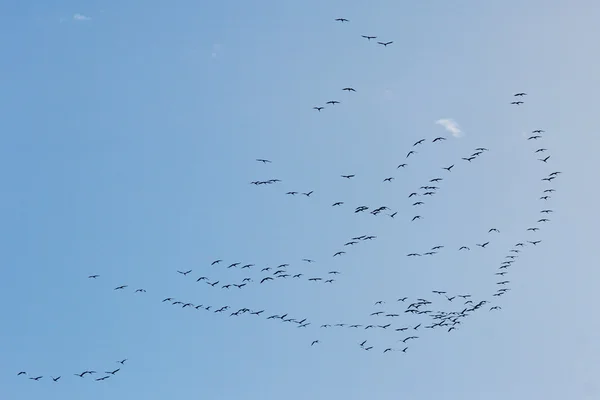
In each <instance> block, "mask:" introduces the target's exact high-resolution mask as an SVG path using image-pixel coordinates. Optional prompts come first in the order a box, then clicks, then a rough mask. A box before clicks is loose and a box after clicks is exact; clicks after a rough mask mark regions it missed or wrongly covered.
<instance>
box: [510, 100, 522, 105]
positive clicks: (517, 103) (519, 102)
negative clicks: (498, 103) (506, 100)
mask: <svg viewBox="0 0 600 400" xmlns="http://www.w3.org/2000/svg"><path fill="white" fill-rule="evenodd" d="M510 104H514V105H517V106H518V105H521V104H523V102H522V101H513V102H512V103H510Z"/></svg>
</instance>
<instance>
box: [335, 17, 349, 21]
mask: <svg viewBox="0 0 600 400" xmlns="http://www.w3.org/2000/svg"><path fill="white" fill-rule="evenodd" d="M335 20H336V21H338V22H349V20H347V19H346V18H336V19H335Z"/></svg>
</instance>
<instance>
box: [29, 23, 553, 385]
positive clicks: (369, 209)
mask: <svg viewBox="0 0 600 400" xmlns="http://www.w3.org/2000/svg"><path fill="white" fill-rule="evenodd" d="M335 21H338V22H341V23H346V22H349V21H348V19H345V18H337V19H336V20H335ZM362 37H363V38H365V39H366V40H368V41H371V40H375V39H377V36H369V35H363V36H362ZM376 43H378V44H380V45H382V46H383V47H387V46H389V45H391V44H392V43H393V41H385V42H384V41H378V42H376ZM342 90H343V91H346V92H349V93H350V92H356V90H355V89H354V88H353V87H350V86H348V87H344V88H342ZM525 96H527V93H524V92H519V93H515V94H514V98H515V99H519V100H514V101H512V102H510V104H511V105H516V106H519V105H522V104H524V101H522V100H521V99H523V98H524V97H525ZM339 103H340V102H339V101H337V100H330V101H328V102H326V104H327V105H331V106H334V105H337V104H339ZM324 108H325V107H324V106H316V107H314V109H315V110H317V111H319V112H320V111H322V110H323V109H324ZM544 133H545V131H544V130H542V129H536V130H533V131H532V133H531V136H529V137H527V142H537V141H541V140H543V134H544ZM446 140H447V138H446V137H444V136H437V137H433V138H429V139H427V138H422V139H420V140H418V141H416V142H415V143H413V144H412V146H411V148H410V149H409V151H407V153H406V156H405V161H403V162H402V163H400V164H398V166H397V167H396V170H400V169H405V168H407V167H408V165H409V162H410V160H412V159H413V158H414V157H418V150H419V149H421V148H422V147H423V146H426V145H431V146H442V145H443V143H444V142H445V141H446ZM489 151H490V150H489V149H488V148H485V147H477V148H475V149H473V151H472V152H470V154H466V155H465V156H464V157H461V159H460V160H457V161H456V162H455V163H454V164H451V165H442V166H440V167H439V171H440V174H439V176H436V177H434V178H432V179H429V181H428V182H423V184H422V185H421V186H420V187H419V188H414V189H413V190H410V191H407V193H406V198H407V199H408V204H407V207H408V209H409V210H412V211H411V212H408V213H401V210H400V209H392V208H391V207H388V206H387V205H381V204H377V205H366V204H357V205H352V206H351V207H349V209H348V208H347V205H346V202H345V201H342V200H341V199H332V201H331V203H330V204H331V205H330V206H329V207H333V208H336V209H337V208H340V209H344V208H346V209H348V210H349V211H348V212H351V213H354V214H359V213H369V214H371V215H373V216H375V217H376V216H386V217H387V218H396V219H397V218H402V217H399V213H401V214H400V215H402V216H403V217H405V218H406V222H407V223H418V221H419V220H421V219H423V218H424V215H423V214H424V213H423V212H422V211H421V210H423V209H424V208H423V207H422V206H424V205H425V203H426V201H427V200H426V199H429V198H431V197H433V196H437V195H438V194H439V193H440V191H441V190H442V188H441V185H442V182H444V181H445V180H446V177H448V176H452V175H453V174H454V173H455V172H454V170H455V168H456V169H459V168H460V167H459V163H460V164H463V165H465V166H468V165H469V164H471V163H472V162H474V161H476V160H477V159H478V158H479V157H483V156H485V154H486V153H487V152H489ZM547 151H548V150H547V149H546V148H544V147H536V148H534V149H532V153H533V154H534V155H535V156H536V157H540V158H538V160H539V161H540V162H542V163H544V164H548V161H549V159H550V155H547V153H546V152H547ZM256 161H257V162H259V163H262V164H265V165H270V164H272V162H271V160H268V159H265V158H258V159H256ZM560 174H561V172H560V171H552V172H550V173H548V174H547V175H546V176H544V177H542V178H540V179H541V180H542V181H544V182H547V183H548V184H549V185H550V184H551V183H552V182H553V181H554V180H555V179H557V178H558V177H559V175H560ZM355 177H356V175H355V174H353V173H348V174H344V175H341V176H340V177H339V178H340V179H346V180H352V179H354V178H355ZM394 179H395V177H394V176H393V175H390V176H386V177H382V182H383V183H386V184H388V183H391V182H392V181H394ZM280 182H282V181H281V180H280V179H278V178H271V179H267V180H255V181H252V182H251V184H253V185H256V186H263V185H273V184H278V183H280ZM554 192H555V190H554V189H553V188H552V187H550V186H548V187H547V188H546V189H544V190H543V192H542V193H540V197H539V199H540V200H542V201H544V202H548V201H549V200H551V198H552V195H553V193H554ZM282 194H285V195H288V196H296V195H300V196H304V197H307V198H310V197H311V196H312V195H313V194H314V191H313V190H308V191H301V190H293V191H282ZM551 213H553V210H552V209H550V208H546V207H544V208H541V209H540V215H541V216H540V217H539V218H537V221H536V222H535V223H532V224H531V226H529V227H528V228H527V229H526V231H525V232H523V234H524V235H534V234H536V235H537V233H538V231H540V230H541V229H542V227H543V226H544V225H545V224H547V223H548V222H550V219H549V218H548V215H549V214H551ZM499 233H500V230H499V229H497V228H495V227H491V228H490V229H489V230H488V232H487V235H488V236H486V238H485V239H482V240H481V241H480V242H479V243H464V244H462V245H460V246H457V247H456V248H455V249H454V250H455V251H461V252H465V251H466V252H468V251H471V250H472V249H475V248H479V249H481V251H483V250H485V249H487V248H488V246H489V245H491V244H492V243H493V241H494V235H496V234H499ZM375 239H377V236H376V235H373V234H370V233H365V234H363V235H360V236H354V237H350V238H348V239H347V240H344V241H343V242H342V243H341V244H340V247H339V248H337V249H333V250H332V252H331V257H332V258H337V257H342V256H345V255H347V254H348V252H349V251H350V249H351V248H353V247H355V246H358V245H361V244H362V243H365V242H369V241H372V240H375ZM541 242H542V241H541V240H540V239H537V236H535V239H534V237H533V236H532V237H528V236H524V237H523V238H522V239H521V240H519V241H515V244H514V245H513V246H512V247H511V248H509V249H508V250H507V252H506V254H505V256H504V259H502V260H501V261H500V262H499V263H498V265H497V269H496V270H495V272H494V274H495V275H494V276H495V278H496V282H495V283H496V287H497V289H496V290H495V292H493V293H491V295H490V296H489V297H487V298H478V299H476V298H474V297H473V296H472V295H471V294H469V293H449V292H447V291H445V290H432V291H431V293H429V294H428V295H427V296H422V297H419V298H411V299H409V298H408V297H400V298H394V299H387V300H378V301H376V302H375V303H374V304H373V306H374V307H375V309H373V310H372V312H371V313H370V314H369V315H365V316H364V319H361V320H359V321H335V322H331V321H329V322H325V323H316V322H313V321H311V320H310V319H309V317H307V316H295V315H294V316H293V315H289V314H288V313H285V312H272V311H270V312H268V311H267V310H265V309H252V308H247V307H241V308H232V307H231V306H229V305H227V304H205V303H197V302H195V301H194V302H193V301H189V300H188V299H180V298H177V297H169V296H167V297H164V296H161V297H160V298H157V299H156V301H157V302H161V303H163V304H169V305H171V306H175V307H180V308H181V309H188V310H193V311H198V312H203V313H213V314H218V315H224V316H225V315H226V316H228V317H238V318H239V317H242V316H247V317H252V318H264V319H265V320H269V321H273V322H279V323H283V324H287V325H290V326H294V327H296V328H299V329H314V328H317V330H315V331H314V338H313V339H312V340H311V341H310V343H309V344H308V345H310V346H311V347H312V346H315V345H319V344H320V343H321V340H322V338H321V337H319V335H320V334H319V332H320V331H321V330H326V329H353V330H362V331H364V332H365V333H364V335H366V334H367V332H371V331H387V332H390V337H391V338H393V339H392V341H391V342H389V343H387V344H384V345H381V344H375V343H372V341H371V339H370V338H368V337H365V338H364V339H363V340H360V341H359V342H357V343H356V347H357V348H358V349H360V350H364V351H380V352H382V353H393V352H399V353H406V352H407V351H408V349H409V347H410V346H411V343H413V342H414V341H417V340H419V338H420V335H421V332H422V331H424V330H432V331H439V330H443V331H445V332H448V333H449V332H452V331H454V330H456V329H458V327H459V326H460V325H461V324H462V323H463V321H464V320H465V319H466V318H467V317H469V316H471V315H473V314H474V313H475V312H477V311H480V310H488V311H489V312H497V311H499V310H501V306H500V305H499V304H498V303H497V301H495V300H497V299H499V298H500V297H501V296H504V295H505V294H507V293H508V292H509V291H510V290H511V288H510V283H511V281H510V280H509V279H508V278H509V272H510V269H511V268H512V267H513V266H514V265H515V263H517V262H518V258H519V256H520V255H521V253H522V252H523V251H525V249H528V248H535V247H536V246H537V245H539V244H540V243H541ZM445 249H446V246H444V245H435V246H432V247H430V248H428V249H426V250H425V251H416V252H411V253H408V254H406V256H407V257H409V258H418V257H427V256H434V255H436V254H438V253H440V252H442V251H445ZM321 261H323V260H320V261H319V263H320V262H321ZM312 263H317V261H316V260H314V259H311V258H303V259H300V260H297V261H296V262H293V261H290V262H285V263H280V264H278V265H255V264H254V263H252V262H245V261H240V260H229V261H225V260H223V259H215V260H214V261H212V262H211V263H210V265H208V266H207V267H209V268H208V269H204V270H203V271H204V272H203V273H201V274H198V275H193V272H194V271H193V270H192V269H189V270H177V271H174V273H176V274H178V275H181V277H182V278H185V279H189V280H190V282H192V283H194V284H198V285H200V284H201V285H203V287H205V288H208V287H211V288H212V289H214V290H222V291H227V290H236V291H237V290H242V289H244V288H246V287H248V286H251V285H271V284H274V283H275V282H280V281H284V280H288V279H289V280H300V281H302V280H304V281H307V282H311V283H314V284H335V283H336V282H338V280H339V279H340V278H341V277H342V276H343V273H342V272H341V271H339V270H336V269H329V268H327V269H323V270H321V271H320V272H319V273H317V272H316V270H315V269H310V270H308V269H306V268H303V267H302V265H304V264H312ZM323 264H325V263H323ZM228 270H229V271H237V272H236V274H237V275H238V278H236V279H225V278H223V277H222V276H223V273H224V271H228ZM308 271H311V272H308ZM229 275H231V274H229ZM100 277H101V276H100V274H92V275H89V276H88V279H90V280H96V279H98V278H100ZM113 290H114V291H128V290H129V291H130V292H132V293H135V294H143V293H146V290H145V289H144V288H140V287H135V288H133V287H130V285H128V284H119V285H117V286H114V287H113ZM427 297H428V298H427ZM399 321H400V322H399ZM125 361H126V359H124V360H121V361H118V363H120V364H121V365H123V364H124V363H125ZM119 371H120V368H117V369H115V370H112V371H106V372H105V373H104V374H103V375H98V376H99V377H98V378H95V381H104V380H107V379H109V378H111V377H113V376H115V374H117V373H118V372H119ZM94 374H96V371H93V370H86V371H83V372H81V373H75V374H74V375H76V376H78V377H79V378H85V377H86V376H87V375H90V377H93V376H94ZM17 375H18V376H24V377H28V378H29V379H30V380H32V381H40V380H42V379H43V378H44V376H43V375H40V376H38V375H32V376H30V375H28V373H27V372H26V371H20V372H18V373H17ZM50 378H51V379H52V381H53V382H58V381H59V380H60V379H61V376H56V377H54V376H50Z"/></svg>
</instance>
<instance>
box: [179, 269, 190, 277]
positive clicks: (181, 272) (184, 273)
mask: <svg viewBox="0 0 600 400" xmlns="http://www.w3.org/2000/svg"><path fill="white" fill-rule="evenodd" d="M177 272H179V273H180V274H181V275H183V276H186V275H187V274H189V273H190V272H192V270H191V269H190V270H189V271H177Z"/></svg>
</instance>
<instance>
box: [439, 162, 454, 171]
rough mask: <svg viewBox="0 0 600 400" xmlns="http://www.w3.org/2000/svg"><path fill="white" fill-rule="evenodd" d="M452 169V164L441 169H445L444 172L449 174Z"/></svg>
mask: <svg viewBox="0 0 600 400" xmlns="http://www.w3.org/2000/svg"><path fill="white" fill-rule="evenodd" d="M452 167H454V164H452V165H451V166H449V167H443V168H442V169H445V170H446V171H448V172H451V170H452Z"/></svg>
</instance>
